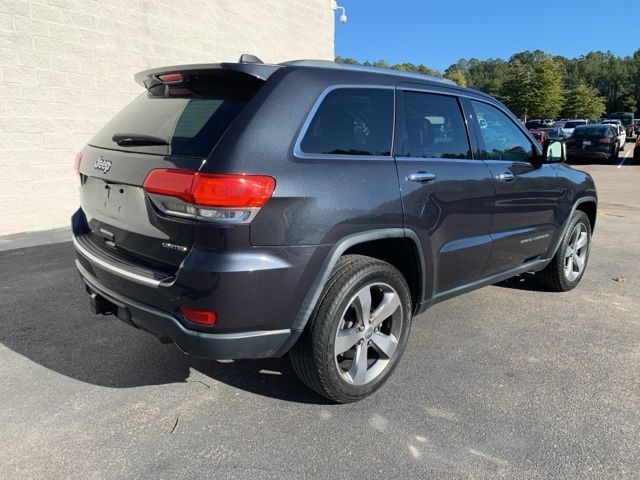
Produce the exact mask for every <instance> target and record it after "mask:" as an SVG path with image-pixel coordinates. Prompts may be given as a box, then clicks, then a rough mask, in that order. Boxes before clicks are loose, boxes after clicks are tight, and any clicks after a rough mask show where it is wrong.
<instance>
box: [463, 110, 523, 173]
mask: <svg viewBox="0 0 640 480" xmlns="http://www.w3.org/2000/svg"><path fill="white" fill-rule="evenodd" d="M471 103H472V105H473V109H474V110H475V113H476V115H475V117H476V121H477V122H478V130H479V131H480V135H481V136H482V140H483V142H484V149H485V151H486V153H487V159H489V160H506V161H512V162H514V161H516V162H517V161H523V162H526V161H529V160H531V159H532V158H533V156H534V153H535V151H534V147H533V144H532V143H531V142H530V141H529V139H528V138H527V136H526V135H525V134H524V133H523V132H522V130H520V129H519V128H518V127H517V126H516V125H515V124H514V123H513V122H512V121H511V119H510V118H509V117H508V116H506V115H505V114H504V113H502V112H501V111H500V110H498V109H497V108H495V107H493V106H491V105H488V104H486V103H483V102H476V101H473V100H472V101H471Z"/></svg>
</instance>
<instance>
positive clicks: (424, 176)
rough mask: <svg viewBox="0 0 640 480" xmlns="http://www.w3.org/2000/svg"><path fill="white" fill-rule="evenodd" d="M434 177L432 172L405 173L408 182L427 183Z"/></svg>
mask: <svg viewBox="0 0 640 480" xmlns="http://www.w3.org/2000/svg"><path fill="white" fill-rule="evenodd" d="M435 179H436V175H435V174H434V173H426V172H418V173H412V174H411V175H407V181H408V182H418V183H429V182H433V181H434V180H435Z"/></svg>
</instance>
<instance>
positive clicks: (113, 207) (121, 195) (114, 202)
mask: <svg viewBox="0 0 640 480" xmlns="http://www.w3.org/2000/svg"><path fill="white" fill-rule="evenodd" d="M127 197H128V195H127V186H126V185H118V184H115V183H105V184H104V188H102V195H101V199H102V202H101V203H102V210H103V211H104V212H105V213H108V214H109V215H112V216H115V217H123V216H125V215H126V214H127Z"/></svg>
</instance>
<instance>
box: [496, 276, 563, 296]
mask: <svg viewBox="0 0 640 480" xmlns="http://www.w3.org/2000/svg"><path fill="white" fill-rule="evenodd" d="M495 286H496V287H502V288H512V289H514V290H523V291H528V292H547V293H549V292H551V290H549V289H548V288H546V287H545V286H544V285H542V283H540V281H539V280H538V279H537V278H536V276H535V275H534V274H533V273H522V274H520V275H517V276H515V277H511V278H508V279H507V280H503V281H502V282H499V283H496V284H495Z"/></svg>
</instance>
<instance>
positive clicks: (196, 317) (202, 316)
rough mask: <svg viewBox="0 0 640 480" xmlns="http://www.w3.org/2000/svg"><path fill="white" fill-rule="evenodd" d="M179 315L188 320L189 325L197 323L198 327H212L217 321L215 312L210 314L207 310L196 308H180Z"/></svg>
mask: <svg viewBox="0 0 640 480" xmlns="http://www.w3.org/2000/svg"><path fill="white" fill-rule="evenodd" d="M180 313H181V314H182V315H184V317H185V318H186V319H187V320H189V321H190V322H191V323H197V324H198V325H205V326H208V327H210V326H212V325H215V324H216V320H217V319H218V317H217V315H216V312H210V311H208V310H198V309H197V308H190V307H185V306H184V305H182V306H181V307H180Z"/></svg>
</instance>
